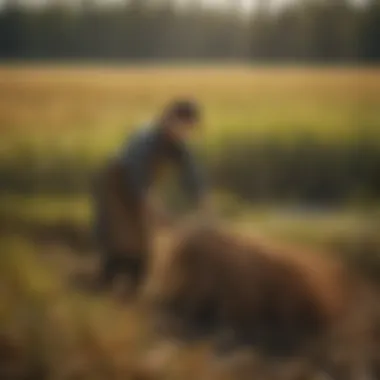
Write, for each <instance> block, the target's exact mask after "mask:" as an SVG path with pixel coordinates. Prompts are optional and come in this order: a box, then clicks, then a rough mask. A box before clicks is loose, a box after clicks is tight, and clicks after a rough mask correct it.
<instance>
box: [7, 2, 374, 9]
mask: <svg viewBox="0 0 380 380" xmlns="http://www.w3.org/2000/svg"><path fill="white" fill-rule="evenodd" d="M12 1H14V2H18V3H22V4H26V5H40V4H46V3H52V2H54V1H55V2H57V3H58V2H61V3H65V2H66V3H74V4H75V3H76V2H78V1H81V0H0V7H1V6H2V5H4V4H5V3H9V2H12ZM94 1H96V2H99V3H100V4H101V3H104V4H107V3H118V2H123V1H125V0H94ZM156 1H159V0H156ZM176 1H178V2H181V3H184V4H186V3H191V2H193V1H194V0H176ZM197 1H200V2H203V3H204V4H209V5H216V6H221V5H226V4H228V3H229V4H231V2H232V1H234V2H238V1H240V3H241V5H242V7H243V8H245V9H249V8H251V7H252V6H254V5H255V4H257V3H258V1H259V0H197ZM267 1H271V4H272V5H274V6H276V5H281V4H284V3H286V2H291V1H297V0H267ZM366 1H367V0H352V2H355V3H358V4H363V3H365V2H366Z"/></svg>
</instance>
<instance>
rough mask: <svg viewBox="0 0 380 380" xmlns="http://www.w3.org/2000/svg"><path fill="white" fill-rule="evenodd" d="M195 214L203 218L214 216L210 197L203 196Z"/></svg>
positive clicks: (211, 218)
mask: <svg viewBox="0 0 380 380" xmlns="http://www.w3.org/2000/svg"><path fill="white" fill-rule="evenodd" d="M197 214H198V215H199V216H200V217H201V218H204V219H207V220H213V219H215V217H216V213H215V207H214V204H213V202H212V199H211V198H210V197H209V196H205V197H204V198H202V200H201V201H200V203H199V206H198V212H197Z"/></svg>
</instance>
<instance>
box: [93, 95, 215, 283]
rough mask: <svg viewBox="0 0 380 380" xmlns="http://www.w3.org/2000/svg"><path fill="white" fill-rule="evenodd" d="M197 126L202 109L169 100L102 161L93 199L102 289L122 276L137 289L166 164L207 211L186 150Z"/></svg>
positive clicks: (204, 194)
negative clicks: (153, 193)
mask: <svg viewBox="0 0 380 380" xmlns="http://www.w3.org/2000/svg"><path fill="white" fill-rule="evenodd" d="M200 122H201V111H200V108H199V106H198V105H197V104H196V103H195V102H193V101H189V100H178V101H174V102H173V103H171V104H169V105H168V106H167V107H166V108H165V109H164V111H163V112H162V114H161V115H160V116H159V117H158V118H157V119H156V120H155V121H154V122H151V123H150V124H149V125H146V126H143V127H141V128H139V129H137V130H136V131H135V132H134V133H133V135H132V137H130V138H129V139H128V141H127V143H126V144H125V145H124V146H123V147H122V149H121V151H120V152H118V154H117V155H116V157H113V158H112V159H111V160H109V162H107V165H106V168H105V170H103V171H102V173H101V174H100V178H99V181H98V182H97V187H96V196H95V200H96V202H95V205H96V212H95V223H96V238H97V241H98V243H99V245H100V247H99V248H100V250H101V279H102V283H103V284H104V285H106V286H107V285H110V284H111V283H112V282H113V280H114V278H115V277H116V276H117V275H119V274H123V275H128V276H129V278H130V280H131V285H132V287H133V289H134V290H136V289H137V287H138V285H140V283H141V281H142V280H143V279H144V275H145V273H146V270H147V263H148V256H149V254H150V251H151V240H152V231H151V224H152V223H151V220H152V218H154V215H153V213H154V211H155V210H154V208H155V205H154V204H152V198H151V190H152V185H154V183H155V181H156V180H157V179H158V178H159V177H160V175H161V174H160V173H162V170H161V169H163V168H164V167H165V166H168V165H173V164H174V165H176V166H177V168H178V176H179V179H180V180H181V183H182V185H183V189H184V190H185V192H187V193H188V194H189V195H190V196H191V198H192V200H193V201H194V204H195V207H196V208H198V209H202V210H204V209H207V208H208V207H209V205H208V203H209V202H208V196H207V191H206V187H205V184H204V178H203V175H202V174H201V168H200V167H199V166H198V165H197V163H196V161H195V158H194V156H193V154H192V152H191V151H190V149H189V147H188V146H187V141H188V139H189V137H190V136H191V135H192V134H193V132H195V131H196V129H197V128H198V126H199V124H200ZM152 211H153V213H152Z"/></svg>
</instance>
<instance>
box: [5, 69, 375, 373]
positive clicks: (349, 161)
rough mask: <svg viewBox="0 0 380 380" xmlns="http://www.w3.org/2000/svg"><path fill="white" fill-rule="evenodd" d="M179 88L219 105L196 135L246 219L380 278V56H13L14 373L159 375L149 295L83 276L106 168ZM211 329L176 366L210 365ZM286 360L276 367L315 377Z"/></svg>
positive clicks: (237, 215)
mask: <svg viewBox="0 0 380 380" xmlns="http://www.w3.org/2000/svg"><path fill="white" fill-rule="evenodd" d="M176 96H190V97H195V98H197V99H199V100H200V101H201V103H202V104H203V105H204V106H205V111H206V120H205V123H204V129H203V132H204V133H203V134H202V135H199V136H196V138H195V141H194V144H195V146H196V148H197V149H198V150H199V152H200V155H201V158H202V159H203V162H204V163H205V166H206V168H207V170H208V173H209V176H210V179H211V184H212V185H213V189H212V190H213V193H214V200H215V204H216V206H217V209H218V213H219V215H220V216H221V218H223V220H225V221H226V222H229V223H231V228H234V229H236V230H237V231H239V232H244V233H246V234H251V235H252V236H256V235H259V236H265V237H266V238H268V239H273V240H274V239H276V240H284V241H287V242H292V243H294V242H297V243H299V244H300V243H302V244H306V245H313V246H318V247H322V248H323V249H324V248H327V249H328V250H331V251H333V252H334V253H336V254H337V255H338V256H339V257H340V258H342V259H343V260H344V261H345V262H346V263H347V264H348V265H349V266H350V268H354V269H355V271H357V272H358V273H360V274H361V275H364V276H366V278H368V279H370V280H374V283H376V284H378V283H379V279H380V239H379V235H378V231H379V228H380V219H379V208H378V205H379V199H380V180H379V176H378V173H379V168H380V69H378V68H369V69H359V68H308V69H306V68H293V67H288V68H260V67H257V68H248V67H219V68H212V67H192V68H186V67H184V68H180V67H142V68H136V67H129V68H128V67H127V68H122V67H119V68H117V67H114V68H111V67H95V66H93V67H85V66H83V67H69V66H61V67H46V66H38V65H37V66H22V65H21V66H1V67H0V136H1V138H0V244H1V246H2V250H3V251H4V254H3V255H2V256H1V259H0V298H1V302H0V378H2V379H3V378H4V379H6V380H25V379H32V380H34V379H36V380H37V379H38V380H40V379H44V380H55V379H60V380H71V379H78V380H82V379H83V380H87V379H88V380H93V379H99V380H108V379H124V380H129V379H131V380H144V379H145V378H142V377H134V376H133V371H134V365H135V364H136V359H137V358H138V357H139V355H140V353H142V352H143V351H144V350H145V348H146V347H147V346H148V345H149V344H150V342H151V341H152V340H153V339H154V338H153V335H152V332H151V331H150V330H149V326H148V324H147V323H146V321H145V319H144V313H143V312H142V311H141V310H140V309H139V305H133V306H127V305H125V304H124V303H123V302H120V299H119V298H116V299H115V296H114V295H111V294H99V293H97V292H94V291H93V289H87V288H83V287H82V286H81V285H80V284H78V283H77V279H76V278H75V276H76V275H77V274H79V275H83V274H84V275H85V277H86V276H88V274H90V277H91V274H93V273H92V272H93V271H94V270H96V259H95V258H94V255H93V254H94V247H93V242H92V239H91V233H90V231H91V229H90V228H91V224H90V221H91V203H90V199H89V193H90V186H91V179H92V175H93V174H94V173H95V172H96V169H97V168H98V166H99V165H100V164H101V163H102V162H103V160H104V159H105V157H106V156H107V155H108V154H110V153H111V152H113V151H114V150H115V149H117V148H118V146H119V145H120V144H121V142H122V141H123V140H124V139H125V138H126V137H127V135H128V133H129V131H130V130H131V129H132V128H134V127H135V126H136V125H138V124H140V123H141V122H142V121H145V120H146V119H147V118H148V119H149V117H151V116H152V115H154V114H155V112H157V111H159V109H160V107H161V106H162V105H164V104H165V103H166V102H167V101H168V100H170V99H172V98H173V97H176ZM169 187H170V186H169ZM163 189H164V190H163V192H164V195H166V197H167V198H168V199H169V200H172V198H173V197H172V191H174V193H175V194H176V195H177V190H176V189H175V190H172V189H171V188H169V189H168V193H166V188H165V187H164V188H163ZM168 194H169V195H168ZM321 194H322V195H321ZM174 198H175V197H174ZM169 203H170V202H169ZM174 203H175V202H174ZM171 206H173V207H174V208H175V207H176V204H175V205H171ZM320 206H323V207H324V208H323V209H322V207H320ZM179 208H180V207H179ZM323 210H325V211H323ZM160 238H165V237H164V236H160ZM157 245H158V246H159V247H158V248H160V247H161V246H160V245H159V244H157ZM163 246H164V245H163ZM161 249H162V248H161ZM82 272H83V273H82ZM376 305H377V304H376V303H374V306H375V307H377V306H376ZM379 329H380V327H379ZM379 336H380V332H379ZM379 344H380V338H379ZM207 345H208V343H207V342H202V343H201V344H200V347H198V346H197V347H192V348H189V349H187V350H185V351H184V353H183V354H182V355H181V356H180V357H179V358H178V361H177V362H176V363H174V364H173V366H172V367H170V368H168V374H167V376H166V377H164V378H163V380H168V379H173V380H174V379H180V380H187V379H188V380H193V379H198V375H199V374H200V373H201V372H203V369H204V368H205V367H207V360H208V354H209V351H208V349H207V348H208V347H207ZM204 346H205V347H204ZM4 353H5V354H4ZM8 353H9V354H8ZM378 361H379V363H380V360H378ZM301 362H302V360H301ZM379 363H377V362H376V363H375V364H376V365H377V366H378V367H379V368H378V372H379V373H378V374H377V375H376V376H380V364H379ZM256 364H257V368H258V369H257V371H256V372H255V375H256V376H260V374H261V372H260V368H261V366H264V367H265V365H267V364H265V358H260V357H257V363H256ZM256 364H255V365H256ZM376 368H377V367H376ZM288 370H289V368H288ZM277 375H278V376H277V377H276V376H275V375H273V376H272V377H271V375H270V374H267V375H265V374H264V375H263V376H262V377H260V378H261V379H264V380H266V379H272V380H273V379H275V380H283V379H285V378H286V380H295V379H300V378H299V377H298V378H297V377H296V376H297V375H296V372H294V373H292V369H291V368H290V372H289V373H288V375H287V377H285V374H284V376H281V374H280V375H279V374H277ZM265 376H267V377H265ZM318 376H319V374H313V375H311V376H310V377H307V378H306V377H304V378H302V379H304V380H315V379H319V378H320V377H318ZM248 378H251V377H248ZM378 378H380V377H376V378H374V379H375V380H377V379H378ZM223 379H224V377H223ZM234 379H236V380H241V378H240V377H239V376H238V377H235V378H234ZM202 380H203V379H202ZM204 380H220V378H219V377H216V378H214V377H207V379H204ZM334 380H335V379H334ZM336 380H347V377H345V376H344V375H342V377H341V378H337V379H336ZM353 380H357V379H356V378H355V379H353Z"/></svg>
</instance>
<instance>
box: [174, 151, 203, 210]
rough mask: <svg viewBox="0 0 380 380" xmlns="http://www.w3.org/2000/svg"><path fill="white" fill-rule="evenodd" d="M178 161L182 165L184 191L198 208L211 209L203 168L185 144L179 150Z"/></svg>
mask: <svg viewBox="0 0 380 380" xmlns="http://www.w3.org/2000/svg"><path fill="white" fill-rule="evenodd" d="M177 152H178V159H179V164H180V174H181V182H182V184H183V187H184V190H185V191H186V192H187V193H188V194H189V195H190V197H191V199H193V200H194V201H195V203H196V205H197V207H198V208H201V209H208V208H209V207H210V204H209V200H208V196H207V189H206V184H205V178H204V173H203V170H202V169H201V166H200V165H199V164H198V162H197V161H196V159H195V157H194V155H193V153H192V152H191V151H190V150H189V148H188V147H187V146H186V145H185V144H181V146H180V147H179V148H178V151H177Z"/></svg>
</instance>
